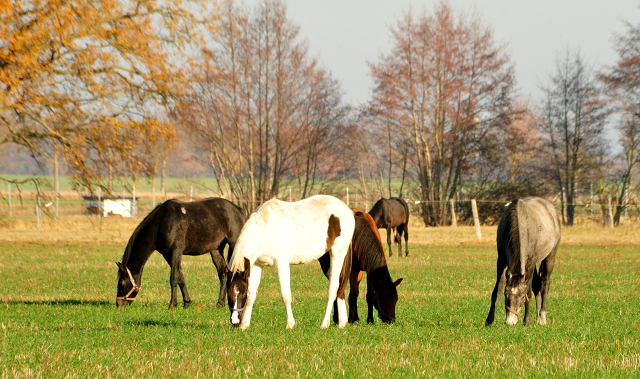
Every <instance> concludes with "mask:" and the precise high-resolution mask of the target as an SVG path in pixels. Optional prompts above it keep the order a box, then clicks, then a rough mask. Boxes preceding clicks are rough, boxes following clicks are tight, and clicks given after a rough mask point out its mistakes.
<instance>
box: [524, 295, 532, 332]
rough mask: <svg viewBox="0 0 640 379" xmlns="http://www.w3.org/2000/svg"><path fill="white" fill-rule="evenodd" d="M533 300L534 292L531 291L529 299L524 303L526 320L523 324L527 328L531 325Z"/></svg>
mask: <svg viewBox="0 0 640 379" xmlns="http://www.w3.org/2000/svg"><path fill="white" fill-rule="evenodd" d="M532 298H533V291H531V289H529V293H527V299H525V301H524V320H523V321H522V322H523V324H524V325H525V326H526V325H529V324H531V315H530V314H529V302H530V301H531V299H532Z"/></svg>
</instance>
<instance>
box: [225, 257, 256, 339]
mask: <svg viewBox="0 0 640 379" xmlns="http://www.w3.org/2000/svg"><path fill="white" fill-rule="evenodd" d="M250 274H251V262H250V261H249V260H248V259H247V258H245V259H244V271H238V272H233V271H231V270H229V269H228V268H227V302H228V304H229V311H230V312H231V316H230V318H229V321H230V322H231V325H233V326H238V325H240V321H241V320H242V314H243V313H244V307H245V305H246V304H247V296H248V294H249V275H250Z"/></svg>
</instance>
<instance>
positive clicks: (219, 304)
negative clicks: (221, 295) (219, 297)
mask: <svg viewBox="0 0 640 379" xmlns="http://www.w3.org/2000/svg"><path fill="white" fill-rule="evenodd" d="M222 307H224V303H218V304H216V309H220V308H222Z"/></svg>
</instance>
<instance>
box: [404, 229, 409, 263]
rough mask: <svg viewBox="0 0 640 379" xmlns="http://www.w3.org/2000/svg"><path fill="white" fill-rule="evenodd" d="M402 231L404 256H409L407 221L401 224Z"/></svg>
mask: <svg viewBox="0 0 640 379" xmlns="http://www.w3.org/2000/svg"><path fill="white" fill-rule="evenodd" d="M402 229H403V231H404V256H405V257H408V256H409V223H405V224H402Z"/></svg>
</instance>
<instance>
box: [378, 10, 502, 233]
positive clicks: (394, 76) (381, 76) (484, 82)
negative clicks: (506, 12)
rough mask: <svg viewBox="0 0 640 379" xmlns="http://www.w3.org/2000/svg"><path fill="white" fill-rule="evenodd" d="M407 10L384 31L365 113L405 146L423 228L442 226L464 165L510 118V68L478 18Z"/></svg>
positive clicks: (467, 168) (466, 166) (465, 170)
mask: <svg viewBox="0 0 640 379" xmlns="http://www.w3.org/2000/svg"><path fill="white" fill-rule="evenodd" d="M417 14H418V13H417V12H413V11H412V10H409V11H408V12H406V13H405V15H404V16H403V17H402V18H401V19H400V20H398V22H397V24H396V25H395V26H394V27H392V28H391V34H392V38H393V46H392V50H391V51H390V52H389V53H387V54H384V55H382V56H381V57H380V58H379V60H378V61H377V62H375V63H372V64H371V76H372V77H373V79H374V81H375V87H374V92H373V100H372V101H371V103H370V105H369V112H370V113H372V114H374V115H376V116H377V117H378V118H380V119H381V120H382V122H380V123H379V124H380V125H382V126H385V125H390V126H391V127H392V128H393V130H395V131H396V132H397V133H399V136H400V137H399V138H403V139H406V140H409V141H411V150H412V154H410V156H414V157H415V159H414V160H413V161H412V162H410V163H411V164H412V165H413V167H412V170H413V171H414V172H415V176H416V179H417V181H418V182H419V193H420V196H421V200H422V201H421V203H420V204H421V214H422V218H423V220H424V222H425V224H427V225H442V224H444V223H445V222H446V219H447V205H448V204H447V201H448V200H449V199H451V198H453V197H454V196H455V194H456V191H457V190H458V188H459V185H460V183H461V181H462V180H463V179H464V178H465V177H468V176H469V175H470V174H472V172H473V167H471V166H470V165H469V162H470V159H471V158H472V157H474V156H476V155H477V154H480V147H481V145H482V143H483V141H484V140H485V138H487V136H488V135H489V133H490V132H491V131H493V130H494V129H496V128H505V127H506V126H507V125H509V124H510V122H511V120H510V118H511V115H512V114H513V112H514V111H513V90H514V78H513V75H514V74H513V66H512V64H511V61H510V58H509V56H508V54H507V53H506V52H505V49H504V47H503V46H502V45H500V44H498V43H497V42H496V41H495V40H494V37H493V33H492V30H491V28H489V27H487V26H485V25H484V24H483V23H482V22H481V20H480V19H479V17H478V16H476V15H471V16H468V15H465V14H462V13H457V12H455V11H453V10H452V9H451V7H450V5H449V4H448V3H446V2H442V3H439V4H438V5H436V7H435V9H434V10H433V12H426V11H425V12H424V13H422V14H421V15H417Z"/></svg>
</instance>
